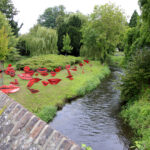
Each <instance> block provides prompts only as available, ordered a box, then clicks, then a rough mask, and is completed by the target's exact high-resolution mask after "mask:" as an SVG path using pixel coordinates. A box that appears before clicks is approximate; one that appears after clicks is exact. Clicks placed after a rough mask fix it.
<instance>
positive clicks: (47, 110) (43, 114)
mask: <svg viewBox="0 0 150 150" xmlns="http://www.w3.org/2000/svg"><path fill="white" fill-rule="evenodd" d="M56 111H57V108H56V107H54V106H47V107H44V108H43V109H42V110H41V111H40V112H39V113H38V114H37V116H38V117H39V118H41V119H42V120H43V121H45V122H47V123H48V122H49V121H51V120H52V119H53V118H54V116H55V115H56Z"/></svg>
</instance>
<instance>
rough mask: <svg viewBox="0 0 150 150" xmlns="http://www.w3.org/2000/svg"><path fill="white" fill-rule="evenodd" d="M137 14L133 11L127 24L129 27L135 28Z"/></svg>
mask: <svg viewBox="0 0 150 150" xmlns="http://www.w3.org/2000/svg"><path fill="white" fill-rule="evenodd" d="M138 17H139V15H138V13H137V11H136V10H135V11H134V12H133V14H132V16H131V19H130V22H129V26H130V27H136V26H137V21H138Z"/></svg>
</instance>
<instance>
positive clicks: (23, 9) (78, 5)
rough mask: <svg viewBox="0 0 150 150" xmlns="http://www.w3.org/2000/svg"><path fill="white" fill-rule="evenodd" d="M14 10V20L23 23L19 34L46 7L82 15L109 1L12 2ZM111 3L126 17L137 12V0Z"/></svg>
mask: <svg viewBox="0 0 150 150" xmlns="http://www.w3.org/2000/svg"><path fill="white" fill-rule="evenodd" d="M12 1H13V3H14V5H15V8H17V10H18V11H19V13H18V16H17V17H16V20H17V21H19V23H24V25H23V27H22V29H21V33H26V32H28V31H29V29H30V28H31V27H32V26H33V25H34V24H36V21H37V19H38V17H39V15H41V14H42V13H43V12H44V10H45V9H46V8H48V7H54V6H58V5H64V6H65V7H66V11H67V12H69V11H71V12H75V11H77V10H79V11H80V12H82V13H84V14H90V13H91V12H92V11H93V8H94V6H95V5H101V4H105V3H107V2H109V0H12ZM111 2H112V3H115V4H116V5H118V6H120V8H122V9H123V10H124V11H125V13H126V15H127V16H129V17H130V16H131V15H132V13H133V11H134V10H135V9H136V10H137V11H138V12H139V7H138V0H111Z"/></svg>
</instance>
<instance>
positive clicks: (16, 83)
mask: <svg viewBox="0 0 150 150" xmlns="http://www.w3.org/2000/svg"><path fill="white" fill-rule="evenodd" d="M10 84H14V85H18V84H19V83H18V80H17V79H15V82H10Z"/></svg>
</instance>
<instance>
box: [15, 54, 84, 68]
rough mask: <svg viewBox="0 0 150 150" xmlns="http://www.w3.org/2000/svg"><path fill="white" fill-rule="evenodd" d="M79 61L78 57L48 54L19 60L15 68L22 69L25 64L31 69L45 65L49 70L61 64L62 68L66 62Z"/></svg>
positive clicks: (73, 62) (80, 59)
mask: <svg viewBox="0 0 150 150" xmlns="http://www.w3.org/2000/svg"><path fill="white" fill-rule="evenodd" d="M81 61H82V58H80V57H74V56H64V55H55V54H49V55H41V56H34V57H31V58H27V59H24V60H21V61H19V62H18V63H17V64H16V67H17V69H23V68H24V67H25V66H30V68H31V69H33V70H35V69H38V68H39V67H46V68H47V69H49V70H54V69H55V68H56V67H59V66H61V67H62V68H65V66H66V64H71V65H73V64H75V63H80V62H81Z"/></svg>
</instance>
